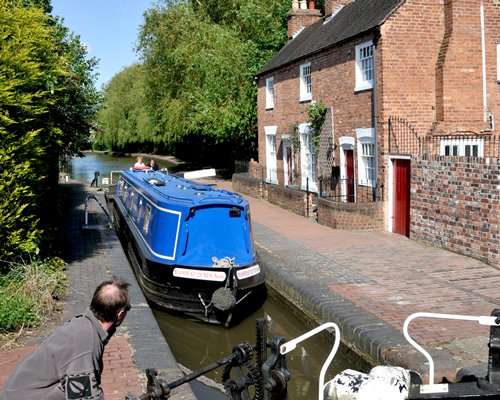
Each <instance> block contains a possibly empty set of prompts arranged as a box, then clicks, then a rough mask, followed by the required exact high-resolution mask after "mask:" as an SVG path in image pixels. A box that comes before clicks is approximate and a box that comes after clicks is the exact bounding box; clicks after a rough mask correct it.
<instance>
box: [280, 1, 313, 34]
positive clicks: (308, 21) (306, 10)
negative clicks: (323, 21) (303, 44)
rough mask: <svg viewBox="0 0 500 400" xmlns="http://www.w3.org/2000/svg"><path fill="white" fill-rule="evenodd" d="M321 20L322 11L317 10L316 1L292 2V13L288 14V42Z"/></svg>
mask: <svg viewBox="0 0 500 400" xmlns="http://www.w3.org/2000/svg"><path fill="white" fill-rule="evenodd" d="M308 1H309V7H308ZM320 18H321V11H320V10H316V8H315V2H314V0H292V11H290V12H289V13H288V40H291V39H293V37H294V36H295V35H296V34H297V33H299V32H300V31H301V30H302V29H304V28H307V27H308V26H309V25H312V24H314V23H315V22H316V21H317V20H318V19H320Z"/></svg>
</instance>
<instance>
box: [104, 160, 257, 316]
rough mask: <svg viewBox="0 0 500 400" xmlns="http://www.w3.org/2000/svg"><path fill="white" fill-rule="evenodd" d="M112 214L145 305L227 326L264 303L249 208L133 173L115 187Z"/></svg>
mask: <svg viewBox="0 0 500 400" xmlns="http://www.w3.org/2000/svg"><path fill="white" fill-rule="evenodd" d="M113 216H114V222H115V227H116V229H117V231H118V234H119V236H120V239H121V240H122V242H123V244H124V247H125V249H126V251H127V254H128V255H129V258H130V260H131V263H132V266H133V269H134V272H135V275H136V276H137V280H138V282H139V284H140V286H141V288H142V290H143V292H144V295H145V296H146V298H147V299H148V300H149V301H150V302H152V303H154V304H156V305H158V306H160V307H161V308H164V309H166V310H167V311H171V312H178V313H182V314H184V315H186V316H188V317H193V318H195V319H197V320H202V321H205V322H209V323H215V324H222V325H226V326H230V325H233V324H235V323H237V322H238V321H240V320H241V319H243V318H244V317H246V316H247V315H248V314H249V313H250V312H252V311H254V310H255V309H256V308H258V307H259V306H260V305H261V304H262V303H263V301H264V300H265V297H266V287H265V279H264V273H263V271H262V270H261V268H260V266H259V264H258V262H257V259H256V253H255V248H254V243H253V239H252V228H251V221H250V210H249V204H248V201H247V200H246V199H245V198H243V197H242V196H241V195H239V194H237V193H233V192H230V191H226V190H218V189H214V188H213V187H212V186H210V185H206V184H201V183H198V182H194V181H189V180H186V179H184V178H181V177H179V176H177V175H174V174H169V173H167V172H162V171H156V172H155V171H152V170H134V169H131V170H129V171H123V172H122V173H121V175H120V179H119V181H118V183H117V185H116V192H115V195H114V206H113Z"/></svg>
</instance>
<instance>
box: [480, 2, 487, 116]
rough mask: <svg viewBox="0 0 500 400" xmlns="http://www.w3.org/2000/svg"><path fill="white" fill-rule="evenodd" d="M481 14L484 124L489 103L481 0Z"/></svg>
mask: <svg viewBox="0 0 500 400" xmlns="http://www.w3.org/2000/svg"><path fill="white" fill-rule="evenodd" d="M480 13H481V55H482V62H483V119H484V122H487V121H488V103H487V93H486V39H485V32H484V5H483V0H481V6H480Z"/></svg>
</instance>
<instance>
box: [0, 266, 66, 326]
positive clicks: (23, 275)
mask: <svg viewBox="0 0 500 400" xmlns="http://www.w3.org/2000/svg"><path fill="white" fill-rule="evenodd" d="M65 268H66V263H65V262H64V261H63V260H61V259H60V258H53V259H50V260H45V261H32V262H30V263H24V262H23V263H10V265H9V268H7V270H8V271H9V272H8V273H7V274H6V275H3V276H0V333H5V332H11V331H15V330H17V329H19V328H21V327H23V326H24V327H29V326H34V325H36V324H37V323H38V322H40V321H43V320H44V319H45V318H47V317H48V316H49V315H50V314H51V313H52V311H53V310H54V306H55V304H56V303H55V300H58V299H61V298H62V296H63V295H64V293H65V275H64V272H63V271H64V270H65Z"/></svg>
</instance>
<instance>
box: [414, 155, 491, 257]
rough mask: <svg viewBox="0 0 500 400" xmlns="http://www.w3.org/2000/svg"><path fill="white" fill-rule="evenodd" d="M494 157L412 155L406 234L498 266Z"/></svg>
mask: <svg viewBox="0 0 500 400" xmlns="http://www.w3.org/2000/svg"><path fill="white" fill-rule="evenodd" d="M499 164H500V159H498V158H475V157H443V156H435V157H432V158H430V159H429V160H425V159H419V158H415V157H414V158H413V159H412V165H411V194H410V196H411V211H410V213H411V214H410V220H411V226H410V237H411V238H412V239H415V240H419V241H423V242H427V243H430V244H432V245H434V246H438V247H442V248H444V249H447V250H451V251H454V252H457V253H460V254H464V255H468V256H472V257H475V258H479V259H481V260H483V261H486V262H489V263H492V264H496V265H500V257H499V251H500V171H499Z"/></svg>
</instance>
